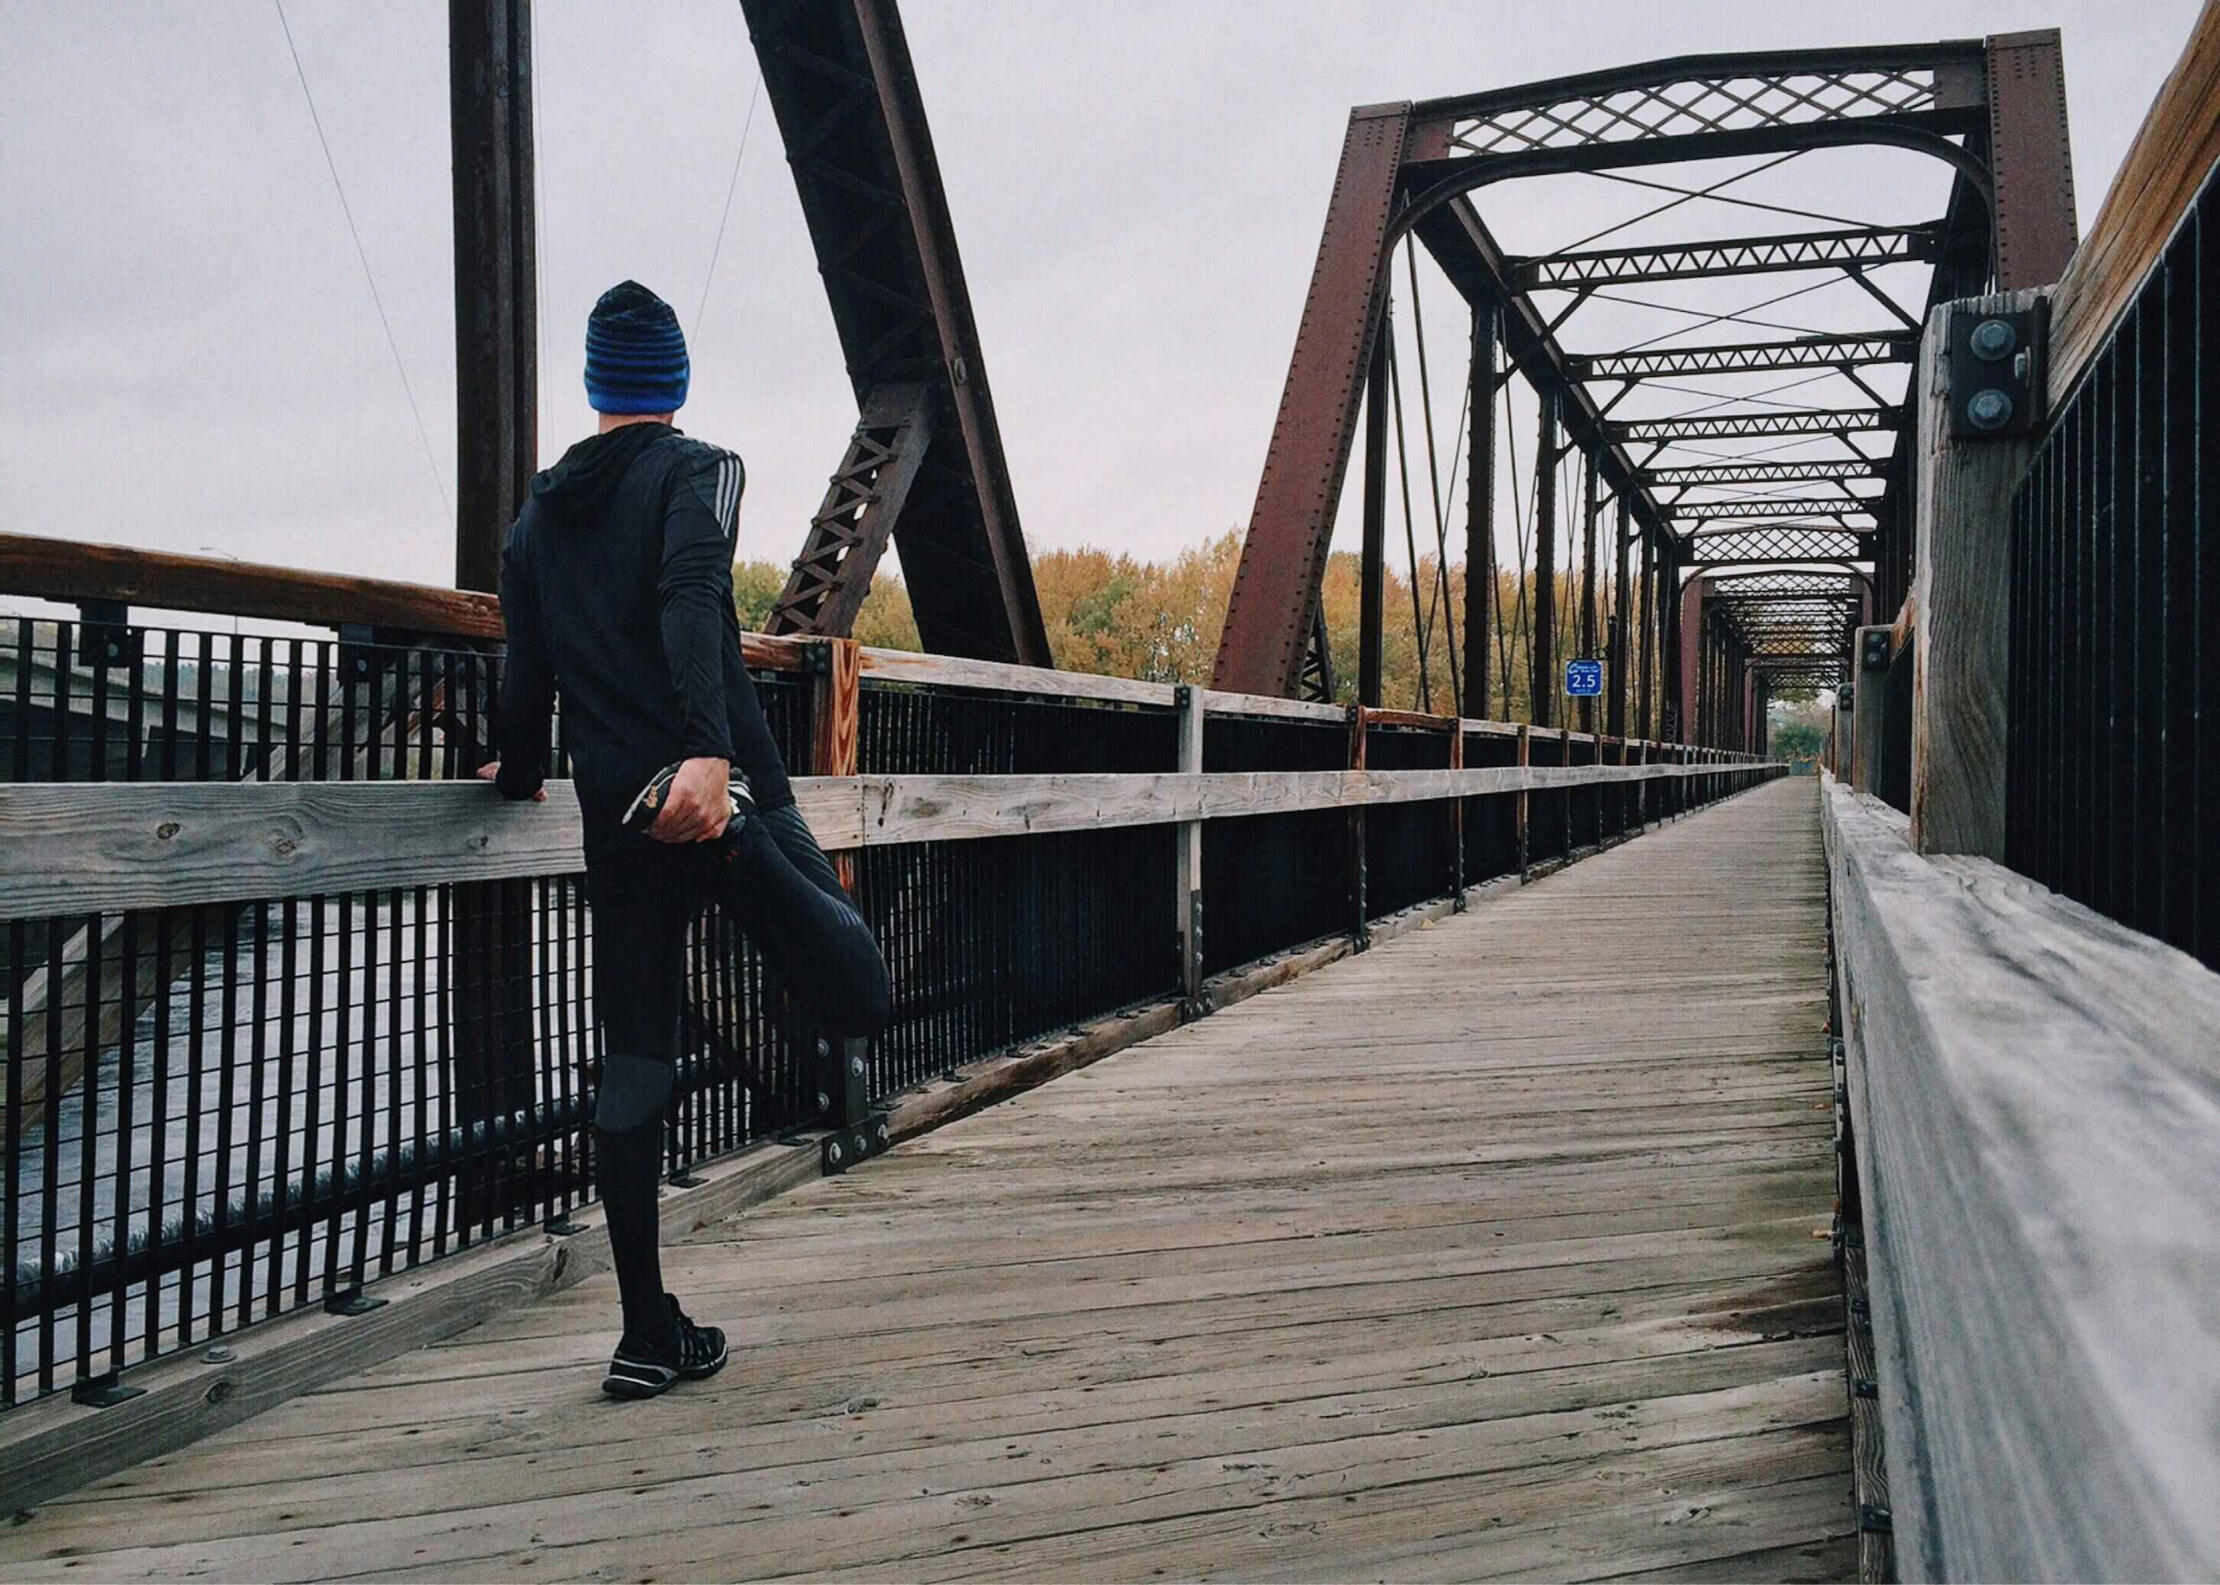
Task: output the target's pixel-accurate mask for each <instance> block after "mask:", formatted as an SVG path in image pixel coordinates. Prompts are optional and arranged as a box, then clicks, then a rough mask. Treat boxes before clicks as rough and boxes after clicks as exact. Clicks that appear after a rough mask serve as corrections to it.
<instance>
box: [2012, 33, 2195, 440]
mask: <svg viewBox="0 0 2220 1585" xmlns="http://www.w3.org/2000/svg"><path fill="white" fill-rule="evenodd" d="M2215 103H2220V0H2205V4H2204V6H2203V8H2202V9H2201V10H2199V12H2198V13H2197V20H2196V22H2195V23H2194V24H2193V25H2192V26H2191V28H2190V30H2189V39H2188V41H2187V43H2186V44H2185V45H2184V46H2183V49H2182V52H2181V55H2180V58H2179V59H2177V60H2176V61H2175V63H2174V67H2173V70H2172V71H2170V72H2169V73H2168V74H2167V76H2166V81H2165V82H2164V83H2162V84H2160V85H2159V90H2158V94H2157V97H2156V98H2154V99H2153V100H2152V101H2151V107H2150V110H2149V112H2148V113H2146V114H2145V115H2144V117H2143V124H2142V126H2141V128H2140V129H2139V130H2138V131H2137V132H2136V134H2135V141H2134V142H2133V143H2131V144H2129V145H2128V151H2127V156H2126V157H2125V158H2124V159H2122V160H2121V161H2120V168H2119V171H2118V173H2117V174H2115V175H2114V176H2113V178H2112V186H2111V188H2110V189H2109V190H2108V191H2107V192H2106V193H2105V195H2104V206H2103V207H2102V208H2101V209H2099V210H2098V211H2097V219H2096V223H2095V224H2094V225H2092V226H2091V227H2090V228H2089V234H2088V235H2087V236H2086V237H2084V238H2083V239H2082V241H2081V246H2080V247H2078V248H2077V249H2075V250H2074V256H2073V259H2072V261H2071V262H2070V263H2069V264H2068V265H2067V266H2066V273H2065V274H2064V275H2063V276H2062V277H2060V279H2059V282H2058V288H2057V296H2056V298H2055V300H2054V304H2053V309H2052V318H2051V356H2050V374H2049V381H2048V383H2049V387H2050V408H2051V411H2052V412H2056V411H2058V409H2059V408H2061V407H2063V406H2065V404H2066V399H2067V398H2068V397H2069V396H2071V395H2072V394H2073V388H2074V386H2075V385H2076V384H2077V383H2078V382H2079V381H2080V379H2081V376H2082V375H2083V373H2085V372H2086V371H2087V369H2088V367H2089V365H2090V363H2091V362H2092V361H2093V360H2094V359H2095V357H2096V355H2097V353H2098V351H2099V350H2100V349H2102V347H2103V346H2104V343H2105V340H2106V338H2107V337H2109V336H2110V335H2111V333H2112V327H2113V325H2114V324H2115V323H2117V322H2118V320H2119V317H2120V315H2121V314H2122V313H2124V312H2125V311H2126V309H2127V306H2128V304H2129V303H2131V302H2133V301H2134V300H2135V294H2136V290H2137V288H2138V287H2140V286H2141V285H2142V284H2143V281H2144V279H2145V278H2146V277H2147V276H2148V275H2149V274H2150V272H2151V269H2152V267H2153V266H2154V265H2155V264H2156V263H2157V262H2158V259H2159V255H2160V254H2162V253H2163V252H2165V250H2166V244H2167V241H2168V240H2169V239H2170V238H2171V237H2172V236H2173V234H2174V231H2175V229H2176V227H2177V226H2179V224H2180V223H2181V218H2182V216H2183V215H2184V214H2186V213H2187V212H2188V209H2189V205H2190V201H2191V200H2192V199H2194V198H2195V197H2196V196H2197V192H2198V189H2199V188H2201V187H2202V186H2203V185H2204V184H2205V182H2206V180H2207V179H2208V178H2209V177H2210V175H2211V172H2212V169H2213V165H2214V162H2215V161H2216V160H2220V116H2215V115H2214V114H2213V113H2212V107H2213V105H2214V104H2215Z"/></svg>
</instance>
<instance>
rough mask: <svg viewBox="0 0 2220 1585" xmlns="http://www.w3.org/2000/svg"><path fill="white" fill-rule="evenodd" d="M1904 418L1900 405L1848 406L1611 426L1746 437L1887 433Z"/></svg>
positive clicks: (1673, 435) (1628, 432)
mask: <svg viewBox="0 0 2220 1585" xmlns="http://www.w3.org/2000/svg"><path fill="white" fill-rule="evenodd" d="M1903 421H1904V409H1902V408H1900V407H1846V408H1840V409H1838V410H1836V411H1834V412H1814V413H1778V412H1776V413H1708V414H1704V415H1702V416H1699V417H1691V418H1633V419H1626V420H1622V421H1620V422H1617V423H1614V424H1612V425H1611V426H1610V429H1611V433H1612V435H1613V437H1614V438H1616V439H1618V440H1622V441H1627V440H1663V441H1674V440H1747V439H1753V438H1766V437H1770V436H1774V435H1845V434H1858V433H1860V432H1865V433H1876V434H1888V433H1892V432H1894V431H1895V429H1896V428H1897V426H1898V425H1899V424H1901V423H1902V422H1903Z"/></svg>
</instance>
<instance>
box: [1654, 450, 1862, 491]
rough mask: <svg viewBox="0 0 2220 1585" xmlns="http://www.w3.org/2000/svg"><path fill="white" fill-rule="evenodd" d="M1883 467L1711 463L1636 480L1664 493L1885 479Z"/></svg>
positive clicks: (1658, 470) (1844, 461)
mask: <svg viewBox="0 0 2220 1585" xmlns="http://www.w3.org/2000/svg"><path fill="white" fill-rule="evenodd" d="M1886 477H1888V468H1887V465H1886V464H1884V463H1879V462H1859V461H1857V460H1856V459H1854V458H1850V457H1845V458H1843V459H1842V460H1841V461H1840V462H1836V461H1833V460H1831V459H1830V460H1827V461H1823V462H1714V463H1700V464H1695V465H1691V466H1689V467H1681V468H1644V469H1643V470H1642V471H1641V472H1640V473H1639V474H1637V475H1636V478H1637V479H1638V480H1639V482H1640V483H1642V484H1643V485H1645V486H1647V487H1649V488H1653V489H1663V488H1666V487H1669V486H1672V485H1702V484H1816V483H1824V482H1826V481H1828V480H1832V479H1840V480H1844V481H1848V480H1851V479H1884V478H1886Z"/></svg>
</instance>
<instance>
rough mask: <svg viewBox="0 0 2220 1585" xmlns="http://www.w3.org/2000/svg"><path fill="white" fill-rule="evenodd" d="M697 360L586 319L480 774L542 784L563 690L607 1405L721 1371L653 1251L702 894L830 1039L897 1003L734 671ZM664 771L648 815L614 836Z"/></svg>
mask: <svg viewBox="0 0 2220 1585" xmlns="http://www.w3.org/2000/svg"><path fill="white" fill-rule="evenodd" d="M689 373H690V368H689V364H688V361H687V357H686V342H685V339H684V337H683V336H682V335H681V334H680V332H679V328H678V320H677V317H676V316H675V315H674V314H672V312H671V309H670V305H669V304H667V303H665V302H664V301H663V300H662V299H661V298H659V297H657V296H656V295H655V294H654V293H653V292H651V291H649V290H648V289H647V288H646V287H644V286H641V285H639V284H638V283H637V282H633V281H626V282H624V283H623V284H622V285H619V286H615V287H612V288H610V290H609V291H608V292H606V293H604V294H603V295H602V298H601V300H600V301H599V302H598V303H596V304H595V305H594V310H593V315H592V317H591V318H590V319H588V321H587V324H586V396H587V399H588V401H589V402H590V403H591V404H592V405H593V407H594V409H595V411H597V412H598V413H600V414H601V426H600V432H599V433H598V434H596V435H594V436H593V437H592V438H591V439H589V440H582V441H580V442H579V443H578V444H577V445H575V446H573V447H571V448H570V450H569V451H568V452H566V453H564V455H563V459H562V460H561V461H560V462H558V463H556V464H555V466H554V467H552V468H550V469H548V470H547V471H546V472H545V473H543V474H540V475H539V476H538V477H537V478H535V479H533V481H532V488H531V492H530V495H529V496H528V498H527V499H526V501H525V503H524V510H523V511H522V512H520V513H519V514H518V515H517V520H516V524H515V526H514V527H512V528H511V529H510V530H509V537H508V542H507V544H506V545H505V546H504V548H503V550H502V553H501V613H502V616H503V618H504V619H505V620H506V622H507V624H508V630H509V645H508V658H507V662H506V666H505V669H504V671H503V674H502V679H501V708H500V712H499V718H498V736H499V746H500V752H501V758H500V759H499V760H498V761H497V762H496V763H494V764H490V765H487V766H486V767H485V768H484V769H483V770H481V771H480V772H479V774H480V775H481V776H484V777H486V778H488V779H489V780H491V781H493V782H494V783H495V785H496V786H498V787H499V788H500V790H501V793H502V795H503V796H504V797H507V798H536V797H537V798H544V797H545V796H546V794H545V793H544V792H543V791H542V789H541V781H542V779H543V778H544V776H545V775H546V772H547V756H548V737H549V718H550V715H551V714H552V712H553V709H554V703H555V695H556V694H557V693H558V692H560V693H561V695H562V699H563V738H564V745H565V747H566V748H567V749H568V750H569V753H570V758H571V762H572V768H573V773H574V774H575V776H576V778H577V788H578V804H579V810H580V813H581V814H582V816H583V817H584V825H585V845H586V895H587V899H588V901H589V903H590V904H591V907H592V911H593V921H594V966H593V974H594V1009H595V1015H596V1018H597V1020H598V1022H599V1025H600V1029H601V1036H602V1059H601V1081H600V1084H599V1087H598V1093H597V1095H596V1098H595V1102H594V1138H595V1157H596V1166H597V1177H598V1179H599V1184H600V1189H601V1200H602V1207H603V1211H604V1213H605V1214H606V1215H607V1217H608V1220H609V1246H610V1249H611V1251H612V1252H613V1254H614V1256H615V1264H616V1271H617V1291H618V1294H619V1296H620V1297H621V1299H622V1300H623V1304H624V1336H623V1338H622V1339H621V1340H620V1341H619V1342H618V1344H617V1350H616V1354H615V1356H614V1357H613V1358H612V1359H611V1360H610V1362H609V1374H608V1376H607V1377H606V1378H605V1379H604V1380H603V1382H602V1390H603V1391H605V1392H607V1393H609V1394H610V1395H611V1396H613V1397H619V1398H652V1397H655V1396H656V1395H657V1394H659V1393H662V1392H664V1391H667V1390H668V1389H669V1388H670V1387H671V1386H673V1385H674V1384H676V1383H677V1382H679V1381H680V1380H699V1379H700V1378H702V1377H705V1376H711V1375H714V1374H716V1372H717V1371H718V1370H720V1369H722V1368H723V1366H724V1362H725V1337H724V1333H722V1332H721V1331H719V1330H718V1329H717V1328H716V1327H713V1326H696V1325H695V1324H694V1323H693V1322H692V1321H691V1320H689V1319H688V1318H687V1316H686V1313H685V1312H684V1311H683V1310H681V1309H680V1308H679V1304H678V1300H677V1299H676V1298H675V1297H674V1296H672V1295H671V1294H668V1293H666V1292H664V1291H663V1275H662V1263H661V1261H660V1259H659V1257H658V1252H657V1247H656V1246H657V1242H658V1228H657V1220H656V1207H655V1199H656V1187H657V1181H658V1179H659V1177H660V1175H661V1166H662V1159H663V1117H664V1112H665V1109H666V1107H667V1106H668V1104H669V1102H670V1098H671V1083H672V1075H673V1072H674V1068H675V1064H676V1062H677V1059H678V1052H679V1042H680V1035H679V1030H680V1022H681V1017H682V1015H683V1012H684V1007H685V994H686V961H685V943H686V930H687V926H688V925H689V923H691V921H692V919H693V917H694V915H695V914H697V913H698V912H700V910H701V909H702V907H703V906H704V905H705V904H706V903H708V902H709V901H712V900H714V901H715V902H717V903H718V904H719V905H720V906H721V907H722V908H723V909H724V911H725V914H726V917H728V918H730V919H732V920H733V921H734V922H735V923H737V924H738V925H740V926H741V928H742V929H744V930H745V931H746V932H747V934H748V937H749V939H750V940H752V941H753V942H754V943H755V944H756V946H757V947H758V948H759V949H760V950H761V951H762V952H763V954H764V956H765V957H766V958H768V959H769V960H770V961H771V964H772V966H773V967H774V968H775V969H776V970H777V971H778V972H779V974H780V976H781V978H782V979H783V980H784V982H785V985H786V988H787V990H788V992H789V993H790V994H791V995H792V996H793V997H794V998H795V1000H796V1002H797V1003H798V1004H799V1005H800V1007H801V1008H802V1010H803V1012H804V1013H805V1014H807V1015H808V1016H809V1017H810V1018H811V1019H813V1020H814V1021H815V1023H816V1024H817V1026H818V1028H819V1029H820V1030H821V1031H822V1032H823V1033H825V1034H827V1035H831V1036H837V1037H847V1036H856V1035H870V1034H875V1033H877V1032H878V1030H879V1029H880V1028H881V1027H882V1026H883V1025H884V1024H885V1023H886V1019H887V1009H888V991H887V974H886V963H885V960H884V959H883V958H881V956H880V955H879V948H878V944H877V942H875V941H874V940H873V939H872V936H871V930H870V927H869V926H868V925H867V924H865V922H864V919H863V916H862V915H861V914H859V913H858V912H857V911H856V909H855V907H854V905H853V904H851V903H850V902H849V901H848V896H847V894H846V893H845V892H844V891H842V890H841V886H840V881H839V878H838V876H837V875H835V874H834V872H833V867H832V864H831V863H830V862H829V861H828V860H827V859H826V857H825V855H824V854H823V852H821V851H820V850H819V848H818V846H817V842H816V839H815V838H814V837H812V836H811V835H810V830H809V827H808V825H807V824H805V823H804V822H803V820H802V817H801V812H800V811H799V810H797V809H796V808H795V807H794V795H793V792H792V791H791V789H789V787H788V786H787V781H786V767H785V766H784V765H783V764H781V763H780V760H779V752H778V747H777V745H776V744H774V743H773V742H772V740H771V731H770V727H769V726H768V724H766V722H765V721H764V719H763V707H762V705H761V703H760V702H759V701H758V700H757V698H756V693H755V684H754V683H753V682H752V681H751V680H750V679H749V677H748V672H747V668H746V666H745V665H743V664H742V662H741V656H740V623H739V618H738V616H737V615H736V614H735V612H734V610H733V603H732V559H733V535H734V530H735V528H736V527H737V525H738V522H739V516H740V492H741V489H742V486H743V485H744V483H745V482H746V475H745V472H744V471H743V469H742V468H741V465H740V459H739V458H738V457H736V456H734V455H733V454H732V453H731V452H729V451H721V450H719V449H718V448H716V447H715V446H709V445H704V444H703V443H702V442H700V441H698V440H691V439H688V438H687V437H686V436H685V435H683V434H681V433H680V432H679V431H678V430H676V429H674V428H673V427H671V420H672V419H673V418H674V417H675V416H676V414H677V411H678V409H679V407H680V406H681V405H682V404H683V403H684V402H685V400H686V386H687V380H688V376H689ZM673 764H676V765H677V766H678V771H677V774H676V776H675V778H673V779H672V780H671V782H670V784H669V786H668V788H667V789H666V790H665V791H664V792H663V795H662V800H661V806H660V812H659V813H657V814H655V816H654V819H653V823H652V824H651V825H647V826H646V829H645V830H644V832H643V831H642V830H640V829H638V827H639V826H640V825H641V824H643V823H644V822H642V821H640V820H637V819H635V821H634V822H633V823H632V824H631V825H630V826H628V824H627V821H626V815H627V813H628V811H631V810H632V809H633V805H634V802H635V800H636V799H637V798H638V796H639V794H640V792H641V789H642V788H643V787H644V786H645V785H646V784H647V783H648V782H649V781H651V780H652V779H654V778H655V777H656V776H657V774H658V773H659V772H660V771H662V770H663V769H664V768H666V767H668V766H670V765H673Z"/></svg>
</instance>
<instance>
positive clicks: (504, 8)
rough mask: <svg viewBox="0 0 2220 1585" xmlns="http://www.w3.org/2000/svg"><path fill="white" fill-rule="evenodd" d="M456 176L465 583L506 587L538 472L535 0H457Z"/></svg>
mask: <svg viewBox="0 0 2220 1585" xmlns="http://www.w3.org/2000/svg"><path fill="white" fill-rule="evenodd" d="M447 75H448V95H449V98H448V113H449V117H450V122H451V126H452V134H453V140H454V172H455V585H456V587H457V588H462V589H485V590H491V589H494V588H497V587H498V586H499V584H500V575H501V541H502V537H503V536H504V535H506V534H507V533H508V531H509V524H510V523H512V522H514V521H515V519H516V513H517V508H518V507H519V506H520V505H522V504H523V501H524V491H525V487H526V486H527V485H528V484H529V483H530V482H531V478H532V475H533V473H534V472H536V471H537V470H538V468H539V353H538V341H537V337H536V334H535V330H536V326H537V322H538V314H539V297H538V293H537V291H536V289H535V278H534V269H533V224H534V217H533V212H532V0H448V7H447Z"/></svg>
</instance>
